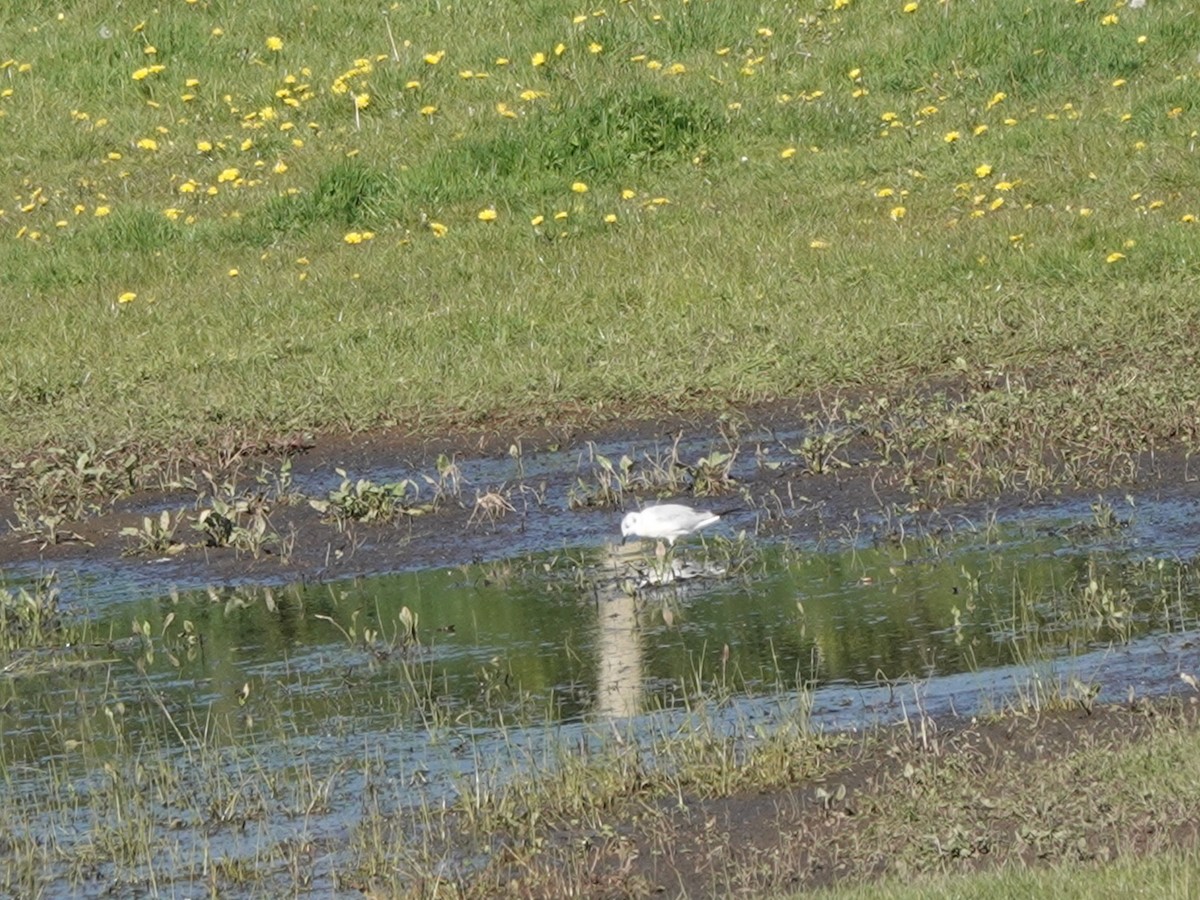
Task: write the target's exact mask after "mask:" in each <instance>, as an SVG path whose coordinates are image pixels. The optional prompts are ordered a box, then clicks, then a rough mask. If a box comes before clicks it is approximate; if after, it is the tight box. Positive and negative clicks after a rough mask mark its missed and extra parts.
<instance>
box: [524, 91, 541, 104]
mask: <svg viewBox="0 0 1200 900" xmlns="http://www.w3.org/2000/svg"><path fill="white" fill-rule="evenodd" d="M545 96H546V92H545V91H535V90H533V89H532V88H527V89H525V90H523V91H521V99H522V100H524V101H525V102H526V103H528V102H529V101H530V100H537V99H539V98H541V97H545Z"/></svg>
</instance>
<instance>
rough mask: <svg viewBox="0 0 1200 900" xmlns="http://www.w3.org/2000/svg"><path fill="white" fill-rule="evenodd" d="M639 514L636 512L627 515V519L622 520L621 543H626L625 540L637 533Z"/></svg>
mask: <svg viewBox="0 0 1200 900" xmlns="http://www.w3.org/2000/svg"><path fill="white" fill-rule="evenodd" d="M637 523H638V514H637V513H635V512H631V513H626V514H625V518H623V519H622V520H621V543H622V544H623V543H625V539H626V538H628V537H629V536H630V535H631V534H636V533H637Z"/></svg>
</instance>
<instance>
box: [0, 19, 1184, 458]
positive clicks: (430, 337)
mask: <svg viewBox="0 0 1200 900" xmlns="http://www.w3.org/2000/svg"><path fill="white" fill-rule="evenodd" d="M30 6H32V5H29V6H27V5H24V4H9V5H6V7H5V9H4V10H3V11H0V33H3V34H4V35H6V36H8V37H9V41H8V42H7V49H6V50H4V51H3V56H4V58H3V59H0V84H2V85H3V88H2V91H0V142H2V143H3V145H4V146H5V148H6V157H7V166H6V172H5V173H4V174H3V175H0V184H2V186H3V187H2V190H0V209H2V212H0V446H2V447H3V448H4V453H5V455H6V456H8V457H9V458H15V457H17V456H20V455H22V454H27V453H30V452H38V451H39V450H44V449H45V448H47V447H54V446H59V447H64V446H65V447H70V448H81V447H91V448H92V452H93V453H94V454H102V453H106V452H111V451H114V450H115V449H117V448H125V447H129V446H139V447H152V448H157V449H159V450H161V449H164V448H166V449H168V450H169V449H173V448H174V449H177V448H179V447H191V446H195V445H199V446H201V447H203V446H206V445H208V444H210V443H212V442H213V440H214V437H213V436H214V435H216V434H228V433H233V434H237V435H250V436H261V435H264V434H279V433H284V432H287V431H289V430H292V429H336V428H342V427H351V428H366V427H372V426H377V425H381V424H400V425H403V426H407V427H437V426H439V425H448V424H453V423H462V422H471V421H478V420H480V419H481V418H482V417H486V416H491V415H501V416H503V415H514V416H516V417H518V418H521V419H525V420H532V419H537V418H540V417H546V418H548V419H550V420H556V421H557V420H563V419H569V418H571V417H572V416H578V417H583V418H586V417H588V416H594V415H596V414H597V413H599V414H601V415H603V414H605V412H606V411H609V410H618V411H622V410H638V409H641V410H647V409H654V410H663V409H676V410H678V409H689V408H696V407H698V406H708V407H712V406H714V405H720V404H722V403H725V402H734V403H738V402H746V401H751V400H763V399H770V398H777V397H804V396H806V395H808V394H809V393H810V392H812V391H813V390H814V389H817V388H829V387H838V386H868V387H877V388H883V389H887V390H894V389H904V388H905V387H906V386H910V385H919V384H921V383H923V382H924V381H925V380H926V379H929V378H931V377H932V378H941V377H946V376H949V377H954V378H962V379H964V380H965V382H966V383H967V384H977V383H980V382H985V381H986V382H989V383H991V382H992V381H994V379H995V378H997V377H1005V376H1007V377H1008V378H1009V379H1010V380H1009V382H1008V383H1009V384H1012V383H1013V382H1012V379H1014V378H1015V379H1017V380H1020V379H1025V381H1024V382H1022V383H1023V384H1024V385H1025V386H1024V387H1023V388H1022V397H1021V399H1020V404H1019V405H1020V407H1021V412H1020V414H1019V415H1013V416H1012V418H1015V419H1018V420H1020V421H1026V420H1029V421H1038V422H1041V423H1043V424H1044V427H1046V428H1049V429H1051V430H1052V431H1053V432H1054V435H1052V436H1054V437H1057V438H1059V439H1062V440H1065V441H1068V442H1069V441H1087V440H1088V439H1089V438H1088V435H1089V434H1096V433H1099V434H1102V435H1105V436H1108V437H1111V439H1112V440H1114V441H1117V442H1124V443H1125V444H1137V443H1138V442H1140V441H1143V440H1147V439H1151V440H1153V439H1165V438H1168V437H1178V436H1180V435H1182V436H1185V437H1186V436H1188V435H1190V434H1192V433H1194V430H1195V428H1196V424H1197V410H1196V402H1195V397H1196V396H1198V395H1200V390H1198V388H1200V385H1198V384H1197V376H1196V374H1195V373H1196V372H1198V371H1200V369H1197V367H1196V366H1195V365H1194V361H1195V352H1196V351H1195V347H1196V345H1197V334H1198V332H1197V324H1198V321H1200V313H1198V311H1197V306H1196V304H1195V302H1194V298H1195V296H1196V293H1197V280H1198V272H1200V266H1198V262H1197V254H1196V249H1197V246H1198V244H1197V236H1198V235H1200V223H1197V221H1196V217H1197V216H1200V198H1197V196H1196V194H1195V192H1194V190H1193V187H1194V181H1195V177H1194V173H1195V165H1196V158H1197V154H1196V135H1197V128H1198V127H1200V126H1198V116H1200V82H1198V80H1197V79H1198V78H1200V62H1198V61H1197V52H1198V51H1200V42H1198V41H1197V34H1198V33H1200V19H1198V15H1197V11H1196V10H1195V9H1194V8H1193V7H1192V6H1191V4H1189V3H1186V2H1184V0H1161V2H1154V3H1151V4H1149V6H1148V7H1147V8H1144V9H1140V10H1133V9H1128V8H1126V7H1124V6H1123V5H1120V4H1117V5H1115V6H1114V5H1111V4H1103V3H1097V2H1067V0H1056V2H1052V3H1039V4H1033V5H1022V4H1018V5H1014V4H1011V3H1008V2H1004V0H978V2H961V0H952V2H943V3H937V2H930V0H924V2H919V3H917V2H914V3H908V4H904V3H902V2H899V0H895V2H875V0H850V2H844V0H828V2H813V3H802V4H785V3H776V2H767V3H761V4H745V3H740V2H736V0H693V2H662V3H647V2H638V0H634V2H614V3H612V4H609V5H607V6H605V7H603V8H601V7H571V6H569V5H564V4H561V3H550V2H540V3H527V4H510V3H500V2H488V3H470V4H462V5H453V6H451V5H443V4H440V3H434V2H430V3H396V4H393V5H392V6H391V7H389V8H387V9H382V8H380V6H379V5H377V4H371V3H350V2H348V3H339V4H328V5H320V6H306V7H304V9H303V10H300V11H297V10H296V9H295V8H294V7H293V6H292V5H291V4H283V3H279V2H272V0H263V2H257V3H253V4H234V3H227V2H221V0H207V2H206V0H198V2H186V0H170V2H167V3H160V4H149V3H133V4H128V5H126V6H123V7H121V8H120V9H119V10H115V11H114V9H112V8H111V7H110V6H109V5H107V4H100V3H84V4H74V5H72V8H71V9H70V10H67V11H64V12H62V13H58V14H55V13H53V12H52V11H50V8H49V7H46V6H42V5H39V8H38V9H35V10H32V11H31V10H30V8H29V7H30Z"/></svg>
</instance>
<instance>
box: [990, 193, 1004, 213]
mask: <svg viewBox="0 0 1200 900" xmlns="http://www.w3.org/2000/svg"><path fill="white" fill-rule="evenodd" d="M1003 205H1004V198H1003V197H997V198H996V199H995V200H993V201H992V202H991V203H989V204H988V209H990V210H991V211H992V212H995V211H996V210H998V209H999V208H1000V207H1002V206H1003Z"/></svg>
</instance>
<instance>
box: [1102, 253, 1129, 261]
mask: <svg viewBox="0 0 1200 900" xmlns="http://www.w3.org/2000/svg"><path fill="white" fill-rule="evenodd" d="M1124 258H1125V254H1124V253H1120V252H1114V253H1110V254H1108V256H1106V257H1104V261H1105V262H1106V263H1115V262H1119V261H1121V260H1122V259H1124Z"/></svg>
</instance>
